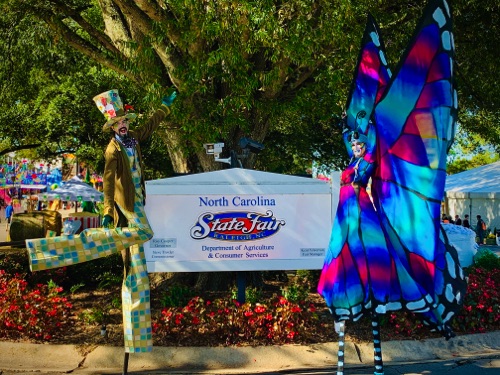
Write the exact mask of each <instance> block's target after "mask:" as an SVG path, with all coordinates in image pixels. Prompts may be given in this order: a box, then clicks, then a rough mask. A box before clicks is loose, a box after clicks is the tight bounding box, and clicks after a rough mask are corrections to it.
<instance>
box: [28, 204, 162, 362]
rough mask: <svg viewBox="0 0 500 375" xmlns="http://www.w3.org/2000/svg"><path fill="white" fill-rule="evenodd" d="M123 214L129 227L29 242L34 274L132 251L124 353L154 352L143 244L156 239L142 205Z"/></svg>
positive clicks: (124, 288)
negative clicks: (152, 238)
mask: <svg viewBox="0 0 500 375" xmlns="http://www.w3.org/2000/svg"><path fill="white" fill-rule="evenodd" d="M135 208H136V210H135V212H134V213H127V212H126V211H122V212H123V213H124V214H125V216H126V217H127V219H128V221H129V227H124V228H115V229H107V228H99V229H86V230H84V231H83V232H82V233H80V234H79V235H70V236H60V237H51V238H42V239H33V240H26V246H27V249H28V254H29V258H30V267H31V270H32V271H40V270H47V269H52V268H58V267H63V266H69V265H72V264H77V263H82V262H86V261H91V260H94V259H97V258H101V257H105V256H108V255H111V254H114V253H117V252H119V251H122V250H125V249H126V248H129V249H130V250H129V251H130V263H129V265H128V272H127V274H126V275H125V277H124V280H123V285H122V306H123V326H124V338H125V352H127V353H138V352H148V351H151V350H152V345H153V343H152V332H151V307H150V289H149V278H148V273H147V269H146V260H145V257H144V248H143V247H142V244H143V243H144V242H146V241H148V240H149V239H151V237H152V236H153V232H152V230H151V227H150V226H149V223H148V221H147V218H146V215H145V214H144V209H143V207H142V204H141V203H136V207H135Z"/></svg>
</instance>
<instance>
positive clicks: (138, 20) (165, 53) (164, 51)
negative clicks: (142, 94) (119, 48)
mask: <svg viewBox="0 0 500 375" xmlns="http://www.w3.org/2000/svg"><path fill="white" fill-rule="evenodd" d="M113 2H114V3H115V4H116V5H117V6H118V7H119V8H120V10H121V11H122V13H123V14H124V15H125V16H126V17H127V18H128V19H129V20H133V22H134V26H135V27H137V28H138V29H139V30H140V31H141V32H142V33H143V34H144V35H149V36H153V35H154V33H153V22H152V20H151V19H150V18H148V16H147V14H146V13H144V12H143V11H142V10H141V9H140V8H139V7H138V6H137V5H135V2H133V1H127V0H113ZM152 40H154V39H153V38H152ZM169 40H170V39H169ZM152 44H153V48H154V49H155V51H156V53H157V54H158V56H159V58H160V59H161V61H162V63H163V64H164V66H165V67H166V69H167V73H168V75H169V77H170V80H171V81H172V83H173V84H174V85H175V86H176V87H179V86H180V85H181V83H182V81H181V80H180V79H179V78H178V77H176V76H175V75H174V73H175V71H176V69H177V68H179V67H180V66H181V65H182V59H181V57H180V56H179V55H178V54H176V53H175V52H173V51H169V48H168V45H166V44H165V43H159V42H154V41H153V42H152Z"/></svg>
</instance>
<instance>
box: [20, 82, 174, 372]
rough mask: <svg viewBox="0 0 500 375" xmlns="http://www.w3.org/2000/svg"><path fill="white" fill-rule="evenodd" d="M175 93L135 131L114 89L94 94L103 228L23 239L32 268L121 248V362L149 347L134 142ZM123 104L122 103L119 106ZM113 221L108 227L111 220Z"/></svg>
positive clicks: (143, 221) (144, 231)
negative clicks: (101, 141)
mask: <svg viewBox="0 0 500 375" xmlns="http://www.w3.org/2000/svg"><path fill="white" fill-rule="evenodd" d="M175 97H176V93H175V92H174V93H173V94H171V95H170V96H165V97H164V98H163V100H162V106H161V109H158V110H157V111H156V112H155V113H154V114H153V115H152V117H151V118H150V119H149V120H147V121H146V123H144V124H143V125H142V126H140V127H138V128H137V129H136V130H135V131H130V132H129V124H130V122H131V121H133V120H135V119H136V117H137V115H136V114H135V113H131V112H129V111H126V110H125V108H124V106H123V103H122V101H121V99H120V96H119V94H118V91H117V90H109V91H106V92H104V93H101V94H99V95H97V96H96V97H94V101H95V102H96V104H97V107H98V108H99V109H100V110H101V112H102V113H103V114H104V116H105V117H106V119H107V121H106V123H105V124H104V127H103V129H105V130H108V129H111V130H112V135H113V136H112V139H111V140H110V142H109V144H108V147H107V148H106V152H105V159H106V164H105V171H104V178H103V182H104V218H103V228H90V229H86V230H84V231H83V232H81V233H80V234H78V235H65V236H60V237H51V238H42V239H31V240H26V247H27V249H28V254H29V258H30V267H31V269H32V270H33V271H37V270H45V269H51V268H58V267H63V266H68V265H71V264H77V263H82V262H85V261H90V260H93V259H97V258H100V257H104V256H108V255H111V254H114V253H116V252H118V251H121V252H122V255H123V258H124V266H125V275H124V281H123V285H122V306H123V326H124V338H125V353H126V356H125V366H124V372H125V373H126V365H127V360H128V353H140V352H149V351H151V350H152V337H151V333H152V332H151V331H152V330H151V311H150V290H149V278H148V274H147V269H146V261H145V257H144V248H143V246H142V244H143V243H144V242H146V241H148V240H149V239H151V238H152V237H153V231H152V230H151V227H150V226H149V223H148V220H147V218H146V215H145V213H144V202H145V189H144V176H143V174H142V171H143V165H142V158H141V150H140V146H139V142H141V141H143V140H145V139H147V138H148V137H149V136H151V134H152V133H153V132H154V131H155V130H156V129H157V128H158V126H159V125H160V123H161V122H162V121H163V120H164V119H165V117H166V116H167V115H168V114H169V113H170V108H169V107H170V106H171V104H172V102H173V101H174V99H175ZM125 107H127V106H125ZM113 222H114V223H116V225H115V227H114V228H111V226H112V225H111V224H113Z"/></svg>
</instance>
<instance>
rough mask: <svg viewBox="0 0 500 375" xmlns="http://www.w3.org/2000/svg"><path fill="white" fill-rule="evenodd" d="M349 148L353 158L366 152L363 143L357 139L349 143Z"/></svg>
mask: <svg viewBox="0 0 500 375" xmlns="http://www.w3.org/2000/svg"><path fill="white" fill-rule="evenodd" d="M351 149H352V152H353V154H354V157H355V158H360V157H362V156H363V155H364V154H365V152H366V147H365V144H364V143H362V142H359V141H353V142H352V143H351Z"/></svg>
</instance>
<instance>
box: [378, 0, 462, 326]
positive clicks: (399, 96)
mask: <svg viewBox="0 0 500 375" xmlns="http://www.w3.org/2000/svg"><path fill="white" fill-rule="evenodd" d="M453 61H454V43H453V34H452V31H451V14H450V9H449V7H448V4H447V3H446V1H444V0H437V1H432V2H431V3H430V4H429V5H428V6H427V8H426V10H425V11H424V15H423V17H422V19H421V21H420V23H419V26H418V27H417V30H416V33H415V35H414V37H413V39H412V42H411V43H410V45H409V47H408V49H407V51H406V53H405V54H404V56H403V59H402V60H401V63H400V65H399V66H398V68H397V69H396V73H395V75H394V76H393V77H392V78H391V81H390V82H389V85H388V87H387V89H386V90H385V91H384V94H383V97H382V98H381V100H380V102H379V103H378V104H377V105H376V107H375V110H374V112H373V121H374V122H375V124H376V129H377V160H378V167H377V169H376V172H375V176H374V178H373V194H374V197H375V200H374V201H375V204H376V207H377V211H378V212H379V215H380V217H381V220H382V225H383V227H384V229H385V231H386V234H387V236H388V238H389V239H390V243H391V244H392V246H393V249H392V250H393V252H394V254H393V256H394V259H395V260H396V265H397V267H398V269H399V270H404V272H403V271H402V273H404V274H405V276H404V277H401V276H400V279H399V282H400V283H401V290H402V292H403V295H402V297H403V300H405V301H406V307H408V308H409V309H410V310H412V311H417V312H418V311H421V312H426V311H430V310H432V309H434V308H437V306H438V304H439V303H441V299H442V298H441V296H443V295H444V294H445V293H446V290H447V288H448V289H449V290H452V291H453V292H452V293H453V294H454V297H453V298H452V299H454V301H452V304H455V305H458V304H457V302H458V300H457V293H459V291H462V289H463V288H462V287H463V286H464V285H465V284H464V283H463V280H461V281H460V280H459V281H454V280H453V278H454V277H455V276H457V275H456V274H457V272H461V270H460V267H459V266H458V264H457V263H456V262H455V260H454V259H453V258H454V256H452V255H450V253H449V251H448V250H447V248H446V247H445V245H444V243H443V240H442V239H440V234H441V232H440V208H441V201H442V199H443V195H444V184H445V178H446V157H447V152H448V150H449V148H450V146H451V143H452V142H453V137H454V131H455V121H456V115H457V95H456V90H455V88H454V82H453ZM452 269H453V270H452ZM398 273H399V271H398ZM458 278H459V279H460V276H459V277H458ZM461 278H462V279H463V275H462V277H461ZM454 284H455V285H454ZM442 310H446V309H445V308H442ZM426 314H429V313H426ZM436 319H437V318H436ZM438 320H439V319H438ZM436 324H437V323H436Z"/></svg>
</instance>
